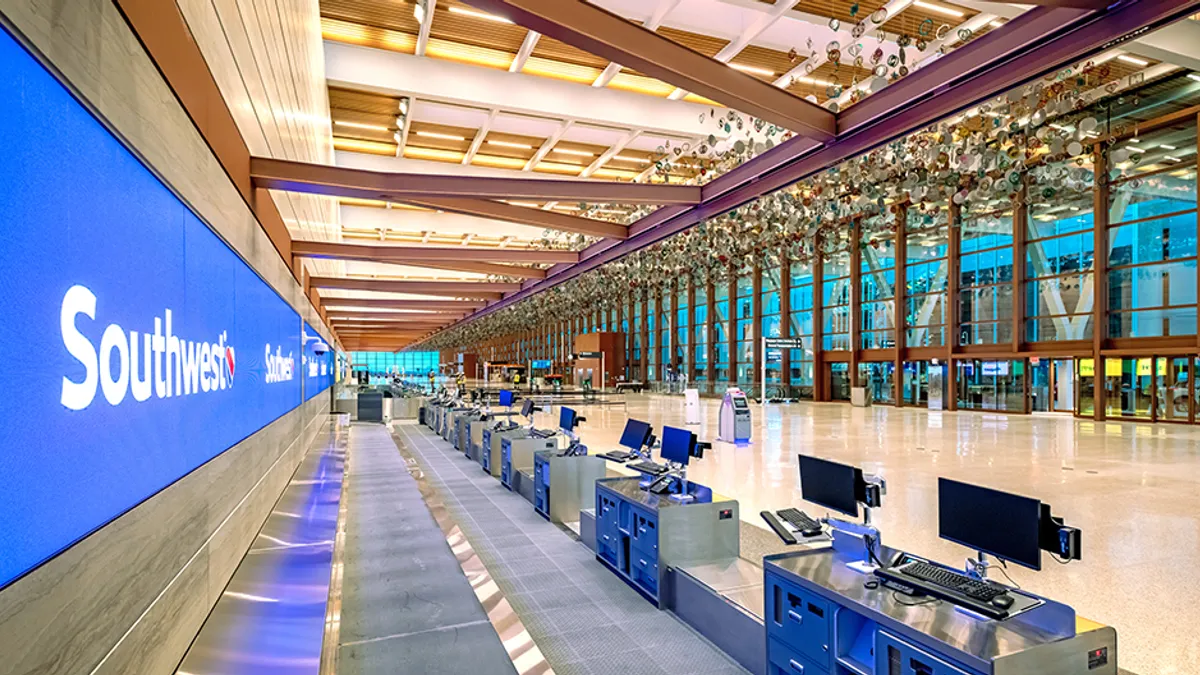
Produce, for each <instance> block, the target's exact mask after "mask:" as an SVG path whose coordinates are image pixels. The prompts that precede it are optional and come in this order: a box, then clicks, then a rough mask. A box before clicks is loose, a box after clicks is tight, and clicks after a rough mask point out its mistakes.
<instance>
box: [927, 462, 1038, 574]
mask: <svg viewBox="0 0 1200 675" xmlns="http://www.w3.org/2000/svg"><path fill="white" fill-rule="evenodd" d="M1041 513H1042V503H1041V502H1040V501H1038V500H1036V499H1032V498H1030V497H1022V496H1020V495H1014V494H1011V493H1008V492H1000V491H999V490H992V489H991V488H985V487H979V486H978V485H971V484H970V483H960V482H959V481H956V480H950V479H949V478H939V479H938V535H939V536H941V538H942V539H946V540H948V541H952V542H954V543H956V544H962V545H963V546H966V547H967V548H969V549H972V550H975V551H982V552H984V553H990V554H991V555H994V556H996V557H997V558H1001V559H1003V560H1007V561H1009V562H1014V563H1016V564H1018V565H1023V566H1025V567H1028V568H1030V569H1034V570H1040V569H1042V549H1041V539H1040V533H1041Z"/></svg>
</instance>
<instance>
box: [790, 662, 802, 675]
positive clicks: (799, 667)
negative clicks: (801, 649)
mask: <svg viewBox="0 0 1200 675" xmlns="http://www.w3.org/2000/svg"><path fill="white" fill-rule="evenodd" d="M788 665H789V666H791V667H792V670H794V671H796V672H797V673H800V675H804V666H802V665H800V664H799V663H796V661H795V659H790V660H788Z"/></svg>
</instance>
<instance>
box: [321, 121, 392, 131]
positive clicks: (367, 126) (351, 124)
mask: <svg viewBox="0 0 1200 675" xmlns="http://www.w3.org/2000/svg"><path fill="white" fill-rule="evenodd" d="M334 124H336V125H338V126H339V127H350V128H351V129H367V130H369V131H387V130H388V128H387V127H385V126H381V125H378V124H363V123H362V122H346V121H344V120H337V121H335V122H334Z"/></svg>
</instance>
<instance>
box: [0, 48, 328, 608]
mask: <svg viewBox="0 0 1200 675" xmlns="http://www.w3.org/2000/svg"><path fill="white" fill-rule="evenodd" d="M0 167H2V169H0V172H2V175H3V176H4V187H3V189H0V273H2V275H3V278H4V279H5V280H7V282H8V288H7V289H6V291H5V292H4V293H2V294H0V338H2V344H3V345H5V346H6V348H7V349H8V352H9V353H8V355H7V361H8V363H9V364H10V365H9V366H8V367H6V368H5V369H3V371H2V373H3V374H0V384H2V388H3V391H4V392H5V393H6V395H7V397H8V405H7V406H6V408H7V414H6V415H5V416H4V419H3V420H0V485H3V489H0V587H3V586H5V585H7V584H9V583H11V582H12V581H13V580H15V579H17V578H19V577H20V576H21V575H23V574H25V573H27V572H28V571H29V570H31V569H33V568H35V567H36V566H38V565H39V564H41V563H42V562H44V561H45V560H47V559H48V558H51V557H53V556H54V555H56V554H57V553H58V552H60V551H62V550H63V549H65V548H67V547H69V546H71V545H72V544H73V543H75V542H76V541H78V540H79V539H81V538H82V537H85V536H86V535H88V534H89V533H90V532H92V531H94V530H96V529H97V528H99V527H101V526H103V525H104V524H106V523H108V522H109V521H111V520H113V519H114V518H116V517H118V516H120V515H121V514H122V513H124V512H126V511H128V510H129V509H131V508H133V507H134V506H136V505H138V504H139V503H141V502H142V501H144V500H146V499H147V498H149V497H151V496H153V495H154V494H155V493H157V492H159V491H160V490H162V489H163V488H165V487H167V486H169V485H170V484H172V483H174V482H175V481H177V480H179V479H180V478H182V477H183V476H185V475H187V474H188V473H189V472H191V471H193V470H195V469H196V468H197V467H199V466H201V465H202V464H204V463H205V462H207V461H209V460H211V459H212V458H214V457H216V456H217V455H219V454H221V453H222V452H223V451H225V450H226V449H228V448H230V447H231V446H233V445H235V444H237V443H238V442H240V441H241V440H243V439H245V438H246V437H248V436H250V435H252V434H254V433H255V432H256V431H258V430H259V429H261V428H263V427H264V426H266V425H267V424H269V423H270V422H272V421H273V420H275V419H277V418H279V417H280V416H281V415H284V414H285V413H287V412H288V411H290V410H292V409H294V408H296V407H297V406H299V405H300V403H301V401H302V396H303V393H302V392H303V389H302V387H303V385H304V383H305V380H306V379H308V380H310V388H309V391H310V392H311V394H312V395H315V394H316V393H318V392H319V391H321V390H323V389H324V388H326V387H327V386H328V384H329V383H331V382H332V378H333V369H332V367H330V368H328V369H326V370H327V371H328V372H327V374H325V372H324V370H323V369H322V368H321V367H320V364H318V369H317V373H316V374H315V375H314V376H313V377H312V378H306V377H305V375H303V374H302V371H301V365H300V360H301V358H302V356H303V355H304V354H305V348H306V344H305V342H303V341H302V336H301V332H302V330H303V331H304V332H305V333H307V334H309V335H316V332H315V331H313V330H312V329H311V327H308V326H306V325H304V323H303V322H302V320H301V318H300V316H299V315H298V314H297V313H296V311H294V310H293V309H292V308H291V307H290V306H289V305H288V303H287V302H285V301H284V300H283V299H282V298H281V297H280V296H279V295H277V294H276V293H275V292H274V290H273V289H272V288H271V287H270V286H268V285H267V284H266V283H265V282H264V281H263V280H262V279H261V278H260V277H259V276H258V275H257V274H255V272H254V271H253V270H252V269H251V268H250V267H249V266H247V265H246V263H245V262H244V261H243V260H242V259H241V258H240V257H239V256H238V255H236V254H235V253H234V252H233V251H232V250H231V249H230V248H229V247H228V246H226V244H225V243H224V242H223V241H222V240H221V239H220V238H219V237H217V236H216V235H215V234H214V232H213V231H212V230H211V229H209V227H208V226H206V225H205V223H203V222H202V221H200V220H199V218H197V216H196V215H195V214H194V213H193V212H192V211H191V210H189V208H188V207H187V206H186V205H185V204H184V203H183V202H181V201H180V200H179V198H177V197H176V196H175V195H174V194H173V193H172V192H171V191H170V190H168V189H167V187H166V186H164V185H163V183H161V182H160V181H159V180H158V179H157V178H156V177H155V175H154V174H152V173H151V172H150V171H149V170H147V168H146V167H145V166H143V165H142V164H141V162H140V161H139V160H138V159H137V158H136V157H135V156H134V155H133V154H132V153H131V152H130V151H129V150H128V149H127V148H126V147H125V146H124V145H123V144H122V143H121V142H119V141H118V139H117V138H115V137H114V136H113V135H112V134H111V133H109V132H108V131H107V129H106V128H105V127H104V126H103V125H102V124H100V122H99V121H98V120H97V119H96V118H94V117H93V116H92V115H91V114H90V113H89V111H88V110H87V109H86V108H85V107H84V106H83V105H81V104H80V102H79V101H77V100H76V99H75V98H74V97H73V96H72V95H71V93H70V92H69V91H68V90H67V89H66V88H64V87H63V86H62V85H61V84H60V83H59V82H58V81H57V80H56V79H55V78H54V77H53V76H52V75H51V74H50V73H49V72H48V71H47V70H46V69H45V68H44V67H43V66H42V65H41V64H40V63H39V62H38V61H36V60H35V59H34V58H33V57H32V56H31V55H30V54H29V53H28V52H27V51H25V49H24V48H23V47H22V46H21V45H20V44H18V43H17V42H16V41H15V40H14V39H13V38H12V36H10V35H9V34H8V33H5V32H3V30H0ZM302 327H303V328H302ZM309 347H310V348H311V346H310V345H309ZM329 358H331V357H329V356H326V357H324V359H321V360H324V361H328V359H329Z"/></svg>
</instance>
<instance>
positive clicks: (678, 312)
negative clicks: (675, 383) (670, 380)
mask: <svg viewBox="0 0 1200 675" xmlns="http://www.w3.org/2000/svg"><path fill="white" fill-rule="evenodd" d="M687 287H688V282H687V280H686V279H681V280H680V281H679V284H678V287H677V288H676V290H675V346H674V349H675V365H676V366H677V367H678V372H680V373H682V372H684V369H685V368H687V364H688V360H689V359H688V344H690V342H691V341H690V340H689V338H690V337H691V336H690V335H689V334H688V326H689V325H690V321H689V319H690V315H689V312H690V311H691V308H690V307H688V292H687ZM688 375H689V376H690V375H691V373H688Z"/></svg>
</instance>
